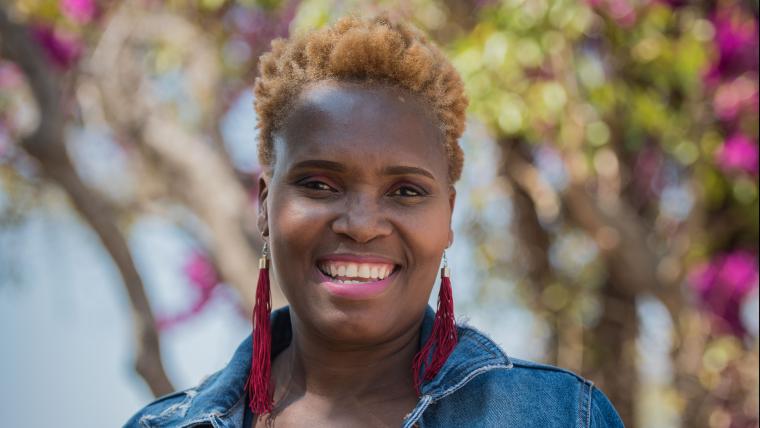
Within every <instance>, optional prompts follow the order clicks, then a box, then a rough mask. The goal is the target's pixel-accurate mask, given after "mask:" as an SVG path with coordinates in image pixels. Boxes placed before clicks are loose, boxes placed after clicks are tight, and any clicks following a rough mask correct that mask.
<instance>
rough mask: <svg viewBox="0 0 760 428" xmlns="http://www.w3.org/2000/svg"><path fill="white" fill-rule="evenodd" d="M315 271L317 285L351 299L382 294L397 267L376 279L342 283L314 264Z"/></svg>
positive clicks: (334, 294) (336, 294)
mask: <svg viewBox="0 0 760 428" xmlns="http://www.w3.org/2000/svg"><path fill="white" fill-rule="evenodd" d="M314 270H316V271H317V275H318V282H319V285H320V286H322V287H324V288H325V290H327V292H328V293H330V294H332V295H333V296H336V297H341V298H344V299H352V300H365V299H370V298H372V297H375V296H377V295H379V294H382V293H383V292H384V291H385V290H386V289H388V287H389V286H390V285H391V282H392V280H393V279H395V277H396V274H397V273H398V271H399V269H395V270H394V271H393V272H391V274H390V275H388V276H386V277H385V278H383V279H380V280H376V281H368V282H361V283H355V284H343V283H340V282H337V281H335V279H333V278H331V277H329V276H327V275H325V274H324V273H323V272H322V271H321V270H319V268H317V267H316V266H314Z"/></svg>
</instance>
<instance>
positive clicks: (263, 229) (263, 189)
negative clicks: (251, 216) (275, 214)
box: [256, 171, 271, 238]
mask: <svg viewBox="0 0 760 428" xmlns="http://www.w3.org/2000/svg"><path fill="white" fill-rule="evenodd" d="M270 179H271V177H270V175H269V174H268V173H267V171H262V172H261V174H259V194H258V197H259V213H258V218H257V222H256V223H257V226H258V228H259V233H261V236H263V237H264V238H266V237H267V236H269V210H268V204H267V197H268V196H269V181H270Z"/></svg>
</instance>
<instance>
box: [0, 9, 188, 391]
mask: <svg viewBox="0 0 760 428" xmlns="http://www.w3.org/2000/svg"><path fill="white" fill-rule="evenodd" d="M0 35H1V36H2V52H3V55H5V56H7V57H8V58H9V59H11V60H13V61H15V62H16V63H17V64H18V65H19V67H21V69H22V70H23V72H24V74H25V75H26V77H27V79H28V82H29V85H30V86H31V89H32V92H33V93H34V97H35V100H36V102H37V105H38V108H39V111H40V122H39V125H38V127H37V129H36V130H35V131H34V133H32V134H31V135H29V136H27V137H26V138H24V139H23V140H22V141H21V146H22V147H23V148H24V149H25V150H26V151H27V152H28V153H29V154H30V155H31V156H32V157H33V158H35V159H36V160H37V161H38V162H39V164H40V166H41V168H42V171H43V173H44V174H45V176H46V177H47V178H48V179H50V180H51V181H53V182H55V183H57V184H58V185H60V186H61V187H62V188H63V189H64V190H65V191H66V193H67V194H68V196H69V197H70V198H71V201H72V203H73V205H74V207H75V209H76V210H77V211H78V212H79V213H80V214H81V215H82V217H83V218H84V220H85V221H87V223H89V225H90V226H91V227H92V229H93V230H94V231H95V232H96V234H97V235H98V237H99V238H100V241H101V242H102V243H103V246H104V247H105V248H106V250H107V251H108V253H109V254H110V255H111V257H112V259H113V261H114V263H115V264H116V267H117V268H118V270H119V273H120V274H121V277H122V280H123V282H124V287H125V288H126V291H127V295H128V296H129V301H130V303H131V305H132V309H133V323H134V326H135V334H136V336H137V340H136V344H137V357H136V362H135V369H136V370H137V372H138V373H139V374H140V376H142V377H143V379H145V381H146V383H147V384H148V386H149V387H150V389H151V391H152V392H153V394H154V395H156V396H158V395H164V394H167V393H169V392H171V391H173V390H174V388H173V387H172V385H171V383H170V381H169V378H168V377H167V375H166V372H165V371H164V368H163V365H162V363H161V350H160V343H159V337H158V333H157V331H156V329H155V322H154V319H153V313H152V312H151V310H150V305H149V302H148V298H147V296H146V294H145V289H144V287H143V282H142V279H141V277H140V274H139V273H138V271H137V269H136V267H135V265H134V261H133V260H132V257H131V255H130V253H129V247H128V246H127V243H126V241H125V239H124V237H123V236H122V234H121V232H120V231H119V229H118V228H117V226H116V221H115V215H114V212H113V209H112V208H111V207H110V206H109V205H108V204H106V203H105V201H104V200H102V199H101V198H100V197H99V196H98V195H97V193H96V192H93V191H91V189H89V188H87V186H86V185H85V184H84V183H83V182H82V181H81V179H80V178H79V176H78V174H77V172H76V169H75V168H74V165H73V164H72V163H71V160H70V158H69V156H68V153H67V152H66V147H65V145H64V140H63V129H64V120H65V116H64V112H63V111H62V109H61V94H60V90H59V88H60V82H59V80H58V78H57V76H56V75H54V74H53V73H52V72H51V67H50V65H49V64H48V63H47V61H46V60H45V56H44V52H42V50H41V49H40V48H39V47H38V46H37V44H36V43H34V42H33V41H32V40H31V38H30V36H29V33H28V31H27V30H26V28H25V27H23V26H22V25H20V24H17V23H15V22H12V21H11V20H10V19H9V17H8V16H7V14H6V13H5V11H4V10H2V9H0Z"/></svg>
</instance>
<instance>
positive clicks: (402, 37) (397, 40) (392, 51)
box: [254, 17, 468, 184]
mask: <svg viewBox="0 0 760 428" xmlns="http://www.w3.org/2000/svg"><path fill="white" fill-rule="evenodd" d="M324 80H333V81H351V82H368V83H375V82H377V83H382V84H389V85H392V86H396V87H400V88H403V89H406V90H408V91H410V92H412V93H413V94H416V95H417V96H419V97H420V98H421V99H422V100H423V102H424V103H426V104H427V105H429V106H430V107H431V108H432V112H433V113H434V115H435V117H436V118H437V119H438V121H439V122H440V130H441V131H442V135H443V137H444V141H443V144H444V145H445V148H446V153H447V155H448V163H449V172H448V178H449V181H450V183H452V184H453V183H455V182H456V181H457V180H458V179H459V177H460V175H461V174H462V164H463V162H464V155H463V153H462V149H461V147H459V143H458V142H457V140H458V139H459V137H460V136H461V135H462V132H463V131H464V124H465V110H466V109H467V103H468V101H467V97H466V95H465V92H464V85H463V83H462V79H461V77H460V76H459V73H457V71H456V69H454V67H453V66H452V65H451V63H450V62H449V61H448V60H447V59H446V57H445V56H444V54H443V53H442V52H441V51H440V49H439V48H438V47H437V46H436V45H435V44H434V43H433V42H431V41H430V40H429V39H428V38H427V37H425V36H424V35H423V34H422V33H421V32H420V31H419V30H416V29H415V28H412V27H411V26H409V25H406V24H402V23H394V22H391V21H390V20H389V19H388V18H387V17H377V18H373V19H361V18H357V17H346V18H342V19H340V20H339V21H338V22H336V23H335V24H334V25H333V26H331V27H328V28H325V29H321V30H316V31H312V32H310V33H306V34H302V35H297V36H293V37H291V38H289V39H276V40H274V41H272V49H271V51H270V52H267V53H265V54H263V55H262V56H261V58H260V61H259V77H258V78H257V79H256V83H255V87H254V94H255V96H256V99H255V101H254V105H255V108H256V113H257V115H258V120H259V123H258V128H259V162H260V163H261V165H263V166H269V165H271V163H272V161H273V157H274V154H273V134H274V133H275V132H276V131H278V130H279V129H280V127H281V126H282V124H283V122H284V121H285V119H286V116H287V114H288V112H289V111H290V109H291V108H292V107H293V104H294V103H295V101H296V100H297V98H298V96H299V94H300V93H301V91H302V90H303V88H304V86H305V85H307V84H309V83H313V82H319V81H324Z"/></svg>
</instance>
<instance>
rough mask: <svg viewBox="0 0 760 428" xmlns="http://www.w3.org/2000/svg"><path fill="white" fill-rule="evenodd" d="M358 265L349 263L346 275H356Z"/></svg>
mask: <svg viewBox="0 0 760 428" xmlns="http://www.w3.org/2000/svg"><path fill="white" fill-rule="evenodd" d="M358 270H359V267H358V266H356V264H355V263H349V264H348V266H347V267H346V276H356V273H357V272H358Z"/></svg>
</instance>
